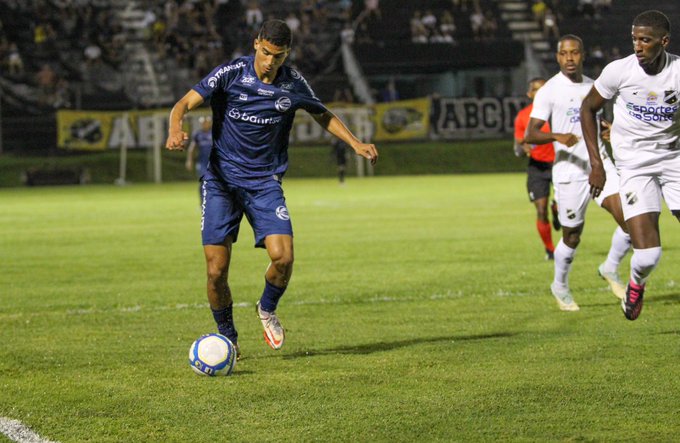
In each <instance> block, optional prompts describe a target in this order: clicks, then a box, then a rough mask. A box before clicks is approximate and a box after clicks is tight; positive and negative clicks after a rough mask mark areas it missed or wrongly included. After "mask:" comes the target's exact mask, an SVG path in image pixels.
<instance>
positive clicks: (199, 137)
mask: <svg viewBox="0 0 680 443" xmlns="http://www.w3.org/2000/svg"><path fill="white" fill-rule="evenodd" d="M193 140H194V143H196V148H197V149H198V164H199V165H201V171H204V170H205V168H206V167H207V166H208V160H209V159H210V150H211V149H212V144H213V138H212V131H203V130H200V129H199V130H198V131H196V132H195V133H194V137H193Z"/></svg>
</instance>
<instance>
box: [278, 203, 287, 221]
mask: <svg viewBox="0 0 680 443" xmlns="http://www.w3.org/2000/svg"><path fill="white" fill-rule="evenodd" d="M276 216H277V217H278V218H280V219H281V220H290V216H289V215H288V208H286V207H285V206H279V207H278V208H276Z"/></svg>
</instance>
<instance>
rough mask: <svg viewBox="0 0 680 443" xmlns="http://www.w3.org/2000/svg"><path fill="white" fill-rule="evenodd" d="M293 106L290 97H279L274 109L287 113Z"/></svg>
mask: <svg viewBox="0 0 680 443" xmlns="http://www.w3.org/2000/svg"><path fill="white" fill-rule="evenodd" d="M292 104H293V103H292V102H291V101H290V99H289V98H288V97H279V98H278V100H276V103H274V107H275V108H276V110H277V111H279V112H286V111H287V110H289V109H290V107H291V105H292Z"/></svg>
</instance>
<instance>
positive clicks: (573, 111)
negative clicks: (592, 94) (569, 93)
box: [567, 108, 581, 123]
mask: <svg viewBox="0 0 680 443" xmlns="http://www.w3.org/2000/svg"><path fill="white" fill-rule="evenodd" d="M567 117H569V123H579V122H580V121H581V108H568V109H567Z"/></svg>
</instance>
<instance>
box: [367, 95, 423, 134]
mask: <svg viewBox="0 0 680 443" xmlns="http://www.w3.org/2000/svg"><path fill="white" fill-rule="evenodd" d="M429 130H430V99H429V98H419V99H415V100H401V101H396V102H390V103H377V104H376V105H375V137H374V140H375V141H379V142H380V141H392V140H410V139H418V138H426V137H427V136H428V135H429Z"/></svg>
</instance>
